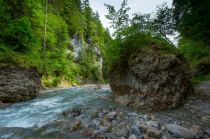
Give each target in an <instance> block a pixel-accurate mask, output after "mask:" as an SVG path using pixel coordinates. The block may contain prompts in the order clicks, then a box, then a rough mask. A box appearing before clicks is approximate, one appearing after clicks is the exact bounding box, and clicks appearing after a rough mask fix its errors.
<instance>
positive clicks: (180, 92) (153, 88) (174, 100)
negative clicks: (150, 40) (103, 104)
mask: <svg viewBox="0 0 210 139" xmlns="http://www.w3.org/2000/svg"><path fill="white" fill-rule="evenodd" d="M189 71H190V69H189V68H188V66H187V64H186V63H185V62H184V60H182V59H180V58H178V57H177V56H176V55H175V54H168V53H163V52H161V51H159V50H153V49H141V50H139V51H136V52H135V53H133V54H131V55H130V56H128V57H125V58H124V59H123V58H122V60H121V61H119V62H118V63H116V65H115V66H114V67H113V68H112V71H111V73H110V86H111V89H112V91H113V93H114V99H115V101H117V102H119V103H121V104H123V105H128V106H135V107H137V108H140V109H144V110H149V111H150V110H154V111H157V110H165V109H172V108H176V107H178V106H179V105H181V104H182V103H183V102H184V99H185V96H186V94H187V93H188V92H189V88H190V83H189V78H190V74H189Z"/></svg>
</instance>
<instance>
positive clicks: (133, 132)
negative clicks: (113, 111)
mask: <svg viewBox="0 0 210 139" xmlns="http://www.w3.org/2000/svg"><path fill="white" fill-rule="evenodd" d="M131 131H132V134H134V135H137V136H140V135H141V131H140V129H139V128H138V127H136V126H133V127H132V128H131Z"/></svg>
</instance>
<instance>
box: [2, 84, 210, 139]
mask: <svg viewBox="0 0 210 139" xmlns="http://www.w3.org/2000/svg"><path fill="white" fill-rule="evenodd" d="M111 95H112V94H111V90H110V88H109V87H108V86H104V87H103V88H101V89H96V88H93V87H75V88H70V89H66V90H59V91H54V92H50V93H45V94H42V95H40V96H39V97H38V98H36V99H34V100H30V101H26V102H21V103H16V104H11V105H8V106H6V107H2V108H0V139H25V136H26V137H31V136H34V135H33V134H32V133H34V130H35V129H40V128H41V127H42V126H45V125H47V124H49V123H51V122H53V121H55V120H64V119H65V118H66V117H64V116H63V112H65V111H68V110H71V109H73V108H81V109H82V116H83V118H84V119H87V122H88V118H87V117H90V115H91V114H92V113H93V112H94V111H96V110H97V109H101V108H109V107H112V108H122V109H126V110H128V111H129V112H131V113H133V112H136V113H138V115H143V116H145V113H144V112H142V111H141V112H137V111H136V110H135V109H131V108H126V107H123V106H119V105H118V104H116V103H114V102H113V101H112V99H110V98H111ZM204 103H205V104H204ZM189 104H190V105H189ZM209 108H210V102H209V101H208V102H202V101H197V100H192V101H189V102H187V103H186V105H185V106H183V107H182V108H180V109H177V110H172V111H166V112H159V113H153V114H152V115H154V116H156V117H159V118H160V120H161V121H164V120H165V121H166V122H167V123H168V122H169V123H170V122H171V123H174V122H175V123H177V122H180V123H181V122H183V121H184V123H189V125H193V124H194V125H199V124H200V126H201V127H205V129H206V128H207V129H209V124H208V121H204V122H202V120H201V118H202V116H208V115H209V114H210V109H209ZM191 109H192V110H193V111H191ZM146 114H151V113H146ZM198 117H200V118H198ZM186 121H187V122H186ZM35 138H36V137H35ZM27 139H31V138H27Z"/></svg>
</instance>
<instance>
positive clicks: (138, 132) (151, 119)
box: [0, 96, 210, 139]
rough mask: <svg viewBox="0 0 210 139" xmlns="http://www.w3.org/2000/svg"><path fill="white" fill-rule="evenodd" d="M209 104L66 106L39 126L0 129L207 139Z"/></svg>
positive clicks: (53, 138) (75, 137)
mask: <svg viewBox="0 0 210 139" xmlns="http://www.w3.org/2000/svg"><path fill="white" fill-rule="evenodd" d="M106 99H109V100H110V101H112V99H111V98H110V97H108V98H106ZM209 108H210V101H206V100H202V99H200V98H198V97H197V96H191V97H189V98H188V99H187V100H186V102H185V104H184V105H183V106H182V107H180V108H178V109H174V110H166V111H162V112H153V113H152V112H145V111H139V110H137V109H133V108H128V107H119V106H113V105H111V104H110V105H109V106H106V107H101V108H98V107H97V109H94V108H93V107H91V108H90V106H84V107H77V108H73V109H69V110H66V111H64V112H62V113H60V115H59V116H60V117H63V118H62V119H59V120H55V121H52V122H51V123H48V124H46V125H44V126H42V127H36V126H35V127H32V128H0V133H8V132H9V133H10V132H12V133H13V136H12V137H14V138H15V137H20V138H21V139H22V138H23V139H25V138H30V139H37V138H40V139H57V138H59V139H210V117H209V115H210V109H209ZM92 110H93V111H92ZM87 112H88V114H87Z"/></svg>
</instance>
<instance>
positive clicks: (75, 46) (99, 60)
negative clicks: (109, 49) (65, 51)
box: [70, 37, 103, 70]
mask: <svg viewBox="0 0 210 139" xmlns="http://www.w3.org/2000/svg"><path fill="white" fill-rule="evenodd" d="M90 42H91V41H90ZM89 46H90V45H89V44H87V43H84V42H82V41H81V40H80V39H79V38H78V37H74V38H73V39H72V40H71V44H70V49H72V51H73V54H74V59H75V61H79V60H80V56H81V53H82V50H83V49H86V48H88V47H89ZM93 51H94V53H95V55H96V63H95V64H97V65H98V67H99V69H100V70H102V68H103V57H102V53H101V50H100V49H99V46H97V45H94V47H93Z"/></svg>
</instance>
